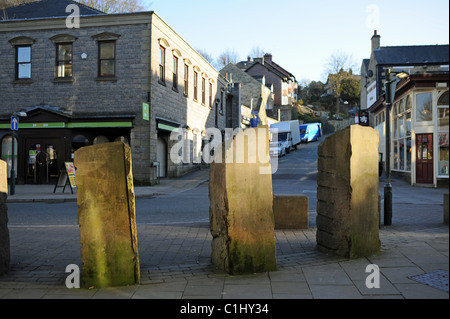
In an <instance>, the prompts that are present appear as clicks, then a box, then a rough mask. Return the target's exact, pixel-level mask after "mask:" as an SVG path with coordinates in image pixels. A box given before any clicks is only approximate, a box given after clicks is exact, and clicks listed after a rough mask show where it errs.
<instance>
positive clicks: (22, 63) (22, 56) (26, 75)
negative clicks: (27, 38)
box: [16, 45, 31, 80]
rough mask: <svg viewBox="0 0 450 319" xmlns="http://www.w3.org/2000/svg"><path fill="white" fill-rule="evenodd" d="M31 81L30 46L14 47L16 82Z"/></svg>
mask: <svg viewBox="0 0 450 319" xmlns="http://www.w3.org/2000/svg"><path fill="white" fill-rule="evenodd" d="M21 79H31V45H23V46H22V45H21V46H16V80H21Z"/></svg>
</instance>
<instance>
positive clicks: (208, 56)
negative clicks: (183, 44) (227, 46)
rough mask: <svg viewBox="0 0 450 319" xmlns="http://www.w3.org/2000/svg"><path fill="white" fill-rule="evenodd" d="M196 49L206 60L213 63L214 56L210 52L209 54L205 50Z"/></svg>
mask: <svg viewBox="0 0 450 319" xmlns="http://www.w3.org/2000/svg"><path fill="white" fill-rule="evenodd" d="M196 51H197V52H198V53H199V54H200V55H201V56H202V57H204V58H205V60H206V61H208V62H209V63H210V64H213V63H214V58H213V56H212V55H211V54H209V53H208V52H206V51H205V50H202V49H196Z"/></svg>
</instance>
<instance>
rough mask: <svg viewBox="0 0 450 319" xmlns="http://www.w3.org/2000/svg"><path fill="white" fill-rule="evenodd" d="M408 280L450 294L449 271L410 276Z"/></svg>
mask: <svg viewBox="0 0 450 319" xmlns="http://www.w3.org/2000/svg"><path fill="white" fill-rule="evenodd" d="M408 278H409V279H412V280H415V281H417V282H420V283H422V284H425V285H428V286H430V287H434V288H437V289H440V290H443V291H446V292H447V293H448V271H446V270H436V271H432V272H427V273H424V274H421V275H414V276H408Z"/></svg>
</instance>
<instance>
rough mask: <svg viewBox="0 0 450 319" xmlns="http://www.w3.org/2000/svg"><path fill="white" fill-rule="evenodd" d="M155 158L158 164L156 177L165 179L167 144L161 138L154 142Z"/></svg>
mask: <svg viewBox="0 0 450 319" xmlns="http://www.w3.org/2000/svg"><path fill="white" fill-rule="evenodd" d="M156 158H157V161H158V162H159V170H158V173H157V174H158V177H166V176H167V175H166V172H167V144H166V141H165V140H164V139H163V138H162V137H158V140H157V142H156Z"/></svg>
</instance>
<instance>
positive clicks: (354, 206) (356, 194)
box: [316, 125, 380, 258]
mask: <svg viewBox="0 0 450 319" xmlns="http://www.w3.org/2000/svg"><path fill="white" fill-rule="evenodd" d="M318 153H319V160H318V175H317V219H316V221H317V232H316V240H317V248H318V250H319V251H322V252H326V253H334V254H336V255H339V256H343V257H346V258H358V257H362V256H368V255H372V254H374V253H377V252H379V250H380V239H379V205H378V131H376V130H374V129H372V128H370V127H363V126H360V125H352V126H350V127H347V128H345V129H343V130H342V131H339V132H337V133H335V134H334V135H331V136H329V137H327V138H326V139H325V141H324V142H323V143H321V144H320V145H319V149H318Z"/></svg>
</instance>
